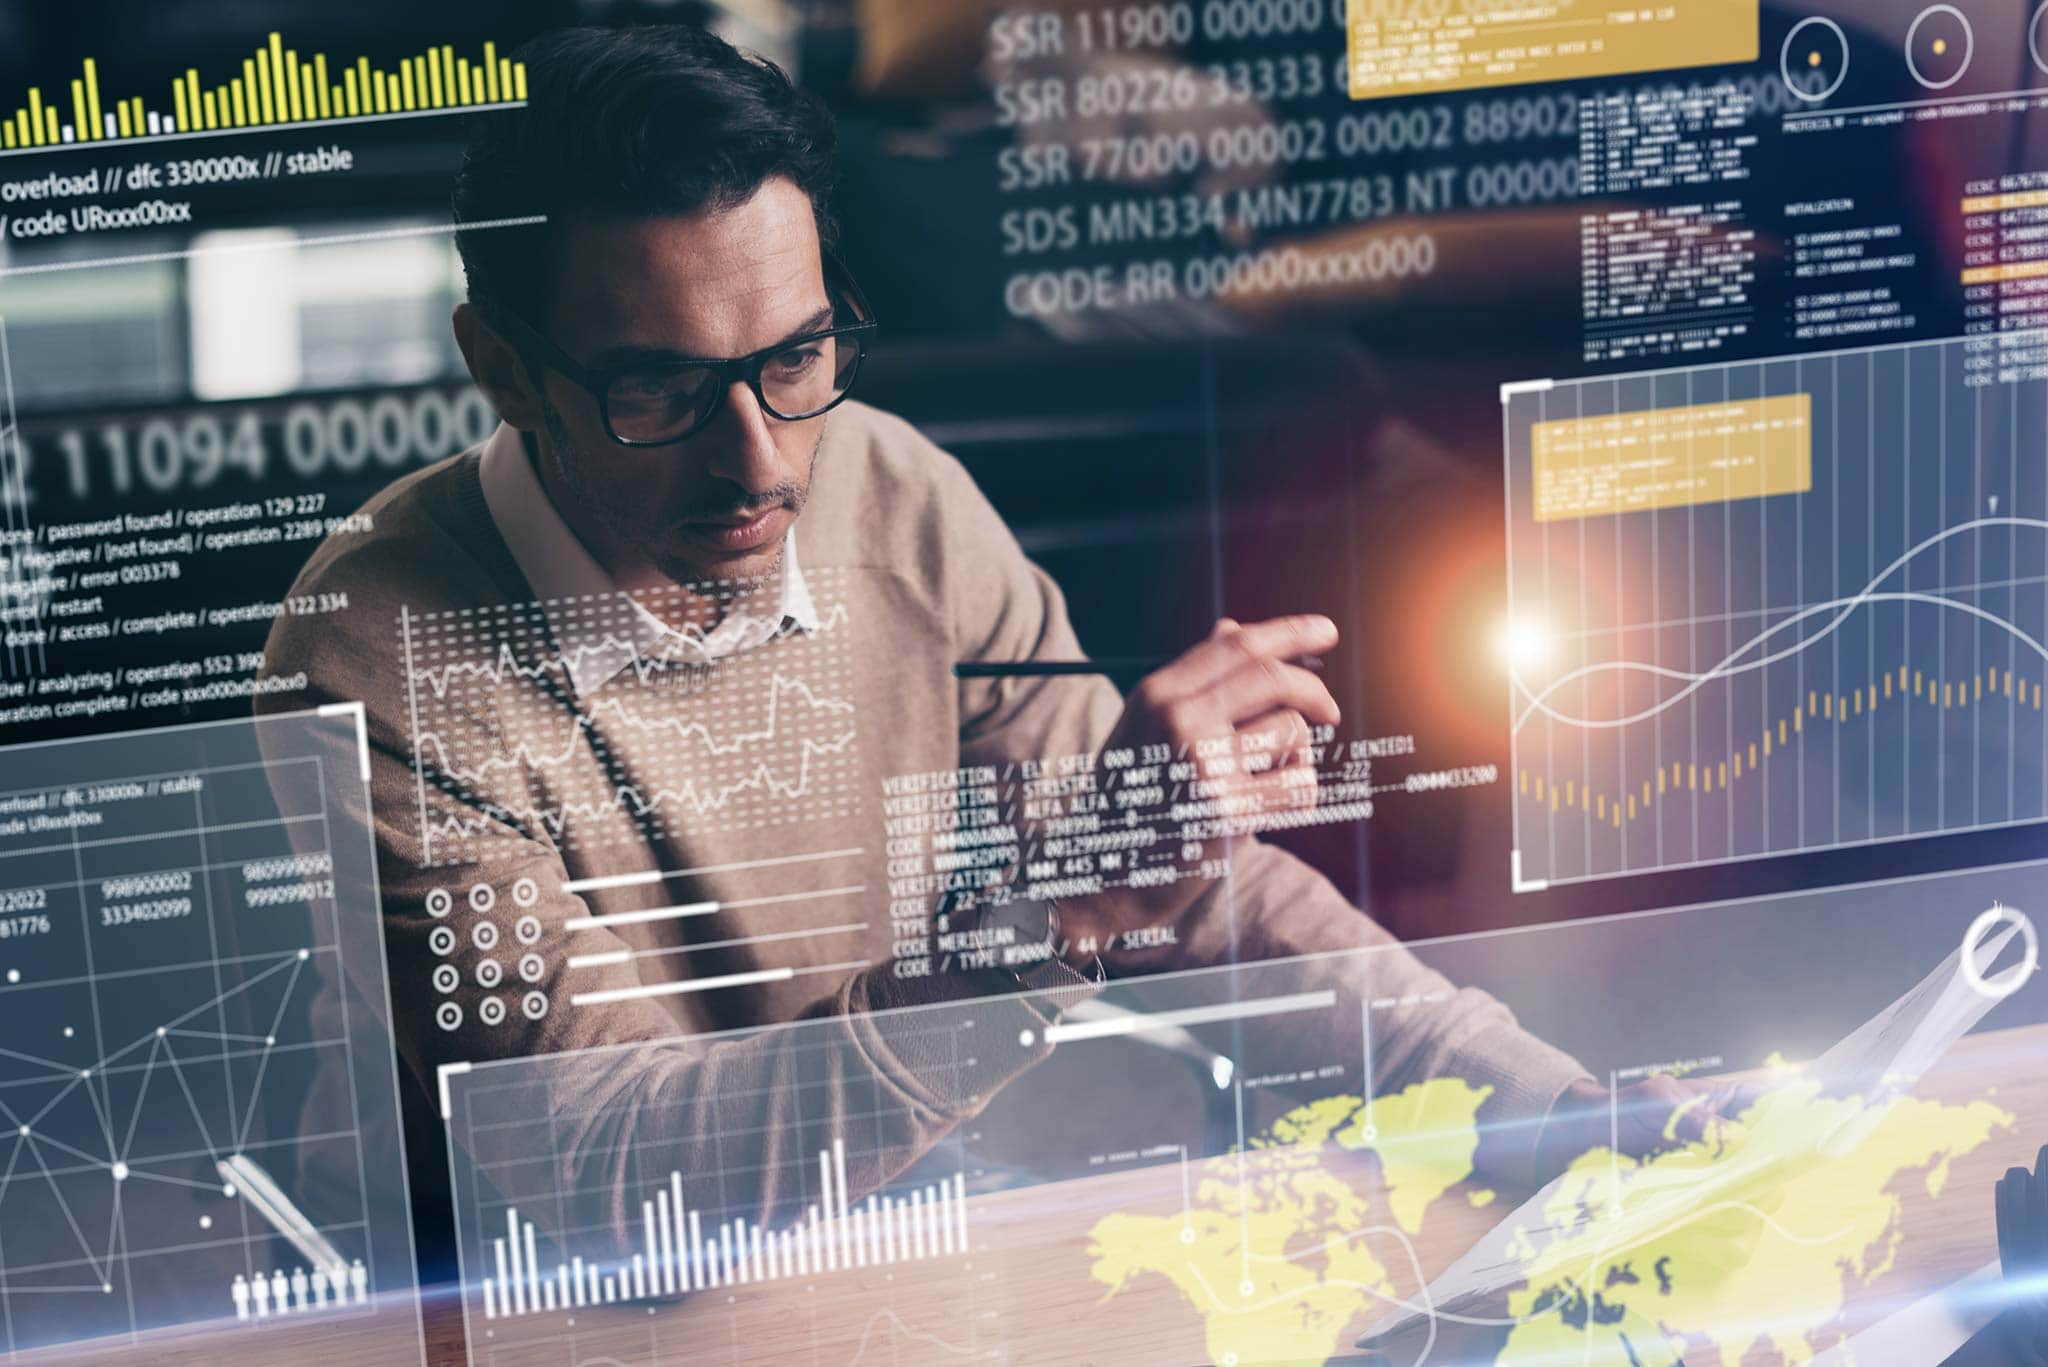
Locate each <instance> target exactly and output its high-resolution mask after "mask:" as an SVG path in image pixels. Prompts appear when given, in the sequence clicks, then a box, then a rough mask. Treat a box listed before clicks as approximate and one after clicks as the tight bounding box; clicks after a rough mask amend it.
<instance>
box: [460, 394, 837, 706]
mask: <svg viewBox="0 0 2048 1367" xmlns="http://www.w3.org/2000/svg"><path fill="white" fill-rule="evenodd" d="M478 475H479V477H480V478H481V480H482V481H483V492H484V504H485V506H486V507H488V508H489V509H490V513H491V521H493V522H495V523H496V524H497V526H498V535H500V536H502V537H504V538H505V545H506V546H507V547H508V548H510V550H511V552H512V559H513V560H514V561H516V562H517V563H518V565H519V569H520V572H521V573H522V574H524V575H525V576H526V582H527V583H528V584H530V585H532V586H533V591H534V593H535V594H536V595H537V596H538V597H539V598H540V600H541V603H540V606H541V609H542V611H543V612H545V613H546V615H547V619H548V629H549V631H551V632H553V633H554V636H555V640H556V641H557V642H558V643H559V644H560V646H561V649H562V654H563V657H564V658H565V660H567V661H568V663H569V680H570V683H571V685H572V686H573V687H574V688H575V690H576V692H577V694H578V695H579V696H581V695H587V694H589V693H591V692H593V691H594V690H596V689H599V688H602V687H603V686H604V685H605V684H606V683H607V682H609V681H610V680H611V679H612V678H613V677H615V676H616V675H617V674H618V673H619V671H620V670H622V669H624V668H626V666H628V665H629V664H631V663H632V662H633V660H634V659H635V658H637V657H643V656H651V655H656V654H661V653H674V652H677V651H680V652H683V654H684V658H695V659H701V660H703V661H705V662H706V663H709V662H710V661H712V660H718V659H723V658H724V657H726V656H728V655H733V654H737V653H738V652H740V651H742V650H751V649H753V648H754V647H755V646H758V645H762V644H765V643H766V642H768V641H771V640H774V639H775V638H776V637H778V636H784V635H788V634H789V633H790V632H793V631H815V630H816V629H817V625H818V610H817V606H816V604H815V603H813V602H812V600H811V592H810V589H809V588H808V587H806V585H805V584H804V575H803V569H802V567H801V566H799V565H798V564H797V560H796V528H795V527H791V528H790V529H789V532H788V533H787V534H786V535H785V536H784V537H783V542H782V570H781V583H780V585H779V589H780V603H779V610H778V611H775V612H771V613H747V612H730V613H728V614H726V616H725V617H724V619H723V620H721V621H720V622H719V623H718V624H717V625H716V626H714V627H712V628H711V630H709V631H698V630H696V629H695V628H685V629H684V630H682V631H678V630H676V629H675V628H674V627H672V626H670V625H669V624H668V623H667V622H664V621H662V620H661V618H659V617H657V616H655V615H654V613H652V612H650V611H648V610H647V608H646V606H645V605H644V604H642V603H640V602H639V601H638V600H636V599H634V598H632V597H631V596H630V595H627V594H626V593H625V590H623V589H621V588H620V587H619V586H618V585H617V584H616V583H615V582H613V580H612V577H611V576H610V575H609V574H607V573H606V572H605V569H604V567H603V566H602V565H600V564H598V563H597V560H596V558H595V557H593V556H592V555H591V554H590V551H589V549H588V548H587V547H585V546H584V544H583V543H582V542H581V541H579V540H577V538H576V533H575V532H573V531H571V530H570V529H569V524H568V523H567V522H565V521H563V520H562V514H561V513H560V512H559V511H558V510H557V509H556V507H555V505H554V503H553V501H552V500H550V499H549V498H548V495H547V490H546V489H544V488H542V487H541V482H540V478H539V476H537V475H536V474H535V473H534V471H533V465H532V463H531V462H530V461H528V460H527V458H526V446H525V443H524V442H522V441H521V440H520V434H519V429H518V428H516V427H513V426H511V425H510V424H509V423H499V424H498V430H497V431H495V432H493V433H492V434H491V436H490V439H489V440H488V441H486V442H485V443H484V450H483V459H482V464H481V466H480V468H479V470H478ZM608 595H624V596H625V597H626V599H627V601H628V602H629V603H631V604H632V636H633V639H632V641H631V642H630V643H628V642H623V641H620V640H618V639H617V638H616V637H614V636H611V635H609V634H607V633H605V632H604V631H602V630H600V629H599V628H598V627H597V626H596V625H594V619H593V618H592V616H591V615H590V614H588V613H578V612H573V611H564V610H563V609H562V605H563V604H567V603H575V602H585V601H588V600H589V599H590V598H591V597H593V596H608Z"/></svg>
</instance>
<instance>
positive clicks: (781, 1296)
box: [19, 1027, 2048, 1367]
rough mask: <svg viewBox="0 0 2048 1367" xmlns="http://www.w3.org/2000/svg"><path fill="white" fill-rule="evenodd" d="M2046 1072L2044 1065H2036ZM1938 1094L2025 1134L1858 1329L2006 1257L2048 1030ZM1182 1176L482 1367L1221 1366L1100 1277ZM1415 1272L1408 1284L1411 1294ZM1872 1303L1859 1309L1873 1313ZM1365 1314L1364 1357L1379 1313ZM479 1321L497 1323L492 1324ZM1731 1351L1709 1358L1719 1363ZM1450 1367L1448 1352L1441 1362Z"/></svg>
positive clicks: (1970, 1050) (1968, 1184) (152, 1339)
mask: <svg viewBox="0 0 2048 1367" xmlns="http://www.w3.org/2000/svg"><path fill="white" fill-rule="evenodd" d="M2037 1061H2039V1062H2037ZM1917 1094H1918V1095H1920V1096H1921V1097H1923V1098H1926V1099H1929V1100H1936V1101H1943V1102H1952V1103H1960V1102H1964V1101H1970V1100H1976V1099H1980V1098H1983V1097H1985V1096H1987V1094H1989V1095H1990V1097H1991V1099H1992V1100H1993V1101H1994V1102H1995V1103H1996V1104H1997V1105H1999V1106H2000V1107H2002V1108H2003V1109H2005V1110H2007V1111H2010V1112H2011V1113H2013V1115H2014V1116H2015V1117H2016V1118H2017V1123H2016V1124H2015V1125H2014V1126H2013V1127H2012V1128H2010V1129H2006V1130H2001V1131H1999V1132H1997V1133H1996V1134H1994V1135H1993V1136H1992V1138H1991V1140H1990V1142H1988V1143H1986V1144H1984V1145H1982V1146H1980V1147H1979V1148H1977V1149H1976V1150H1975V1151H1973V1152H1971V1153H1970V1154H1968V1155H1966V1156H1965V1157H1963V1158H1961V1159H1958V1160H1956V1161H1955V1163H1954V1164H1953V1168H1952V1171H1951V1172H1950V1174H1949V1178H1948V1184H1947V1186H1946V1188H1945V1189H1944V1194H1943V1195H1942V1196H1941V1197H1940V1198H1939V1199H1935V1198H1933V1197H1930V1196H1929V1195H1928V1193H1927V1190H1926V1183H1925V1182H1924V1180H1920V1179H1919V1178H1918V1177H1917V1176H1902V1177H1901V1178H1900V1179H1898V1180H1897V1181H1895V1182H1894V1183H1893V1186H1892V1188H1891V1192H1892V1194H1893V1195H1895V1196H1897V1197H1898V1199H1899V1201H1900V1207H1901V1214H1900V1227H1901V1229H1902V1231H1903V1234H1904V1241H1903V1243H1902V1244H1901V1251H1900V1254H1899V1256H1898V1258H1897V1259H1896V1260H1895V1262H1894V1265H1893V1266H1892V1267H1891V1268H1890V1269H1889V1270H1887V1271H1886V1272H1884V1273H1883V1274H1882V1275H1881V1276H1879V1277H1877V1278H1876V1279H1875V1280H1873V1281H1872V1282H1870V1283H1869V1284H1868V1285H1867V1286H1866V1287H1864V1288H1862V1289H1861V1290H1859V1291H1858V1292H1857V1293H1856V1295H1855V1297H1854V1298H1853V1299H1852V1301H1851V1303H1850V1307H1849V1309H1848V1310H1847V1311H1846V1312H1845V1314H1844V1316H1843V1319H1842V1321H1841V1324H1842V1328H1843V1329H1844V1331H1845V1332H1853V1331H1854V1330H1855V1329H1858V1328H1861V1327H1862V1326H1863V1325H1864V1324H1866V1323H1868V1322H1870V1321H1872V1320H1874V1319H1876V1318H1879V1317H1881V1315H1880V1313H1879V1311H1878V1310H1877V1308H1876V1307H1877V1306H1878V1305H1879V1304H1880V1303H1881V1304H1882V1307H1883V1313H1889V1311H1890V1310H1894V1309H1897V1308H1899V1307H1900V1306H1901V1305H1903V1304H1905V1303H1906V1302H1908V1301H1910V1300H1912V1299H1916V1298H1918V1297H1920V1296H1923V1295H1926V1294H1929V1293H1931V1292H1933V1291H1935V1290H1938V1289H1940V1288H1941V1287H1943V1286H1946V1285H1949V1284H1951V1283H1953V1282H1954V1281H1956V1280H1958V1279H1960V1278H1962V1277H1964V1276H1966V1275H1968V1274H1969V1273H1971V1272H1973V1271H1975V1270H1976V1269H1978V1268H1979V1267H1981V1266H1983V1265H1984V1264H1985V1263H1986V1262H1988V1261H1990V1260H1991V1259H1993V1258H1994V1257H1995V1256H1996V1253H1997V1249H1996V1240H1995V1233H1994V1226H1993V1222H1992V1214H1991V1191H1992V1186H1993V1184H1994V1183H1995V1182H1996V1180H1997V1179H1998V1177H1999V1176H2001V1175H2002V1174H2003V1173H2004V1172H2005V1170H2006V1169H2007V1168H2009V1167H2012V1166H2015V1165H2029V1166H2031V1164H2032V1162H2033V1157H2034V1154H2035V1152H2036V1150H2037V1149H2038V1148H2039V1147H2040V1145H2041V1144H2042V1143H2043V1142H2044V1141H2048V1027H2030V1028H2028V1029H2025V1030H2012V1031H2002V1032H1997V1033H1992V1034H1985V1035H1976V1036H1972V1037H1970V1038H1968V1039H1965V1040H1963V1041H1962V1042H1961V1043H1960V1044H1958V1045H1957V1046H1956V1048H1955V1049H1954V1050H1953V1051H1952V1052H1951V1054H1950V1055H1949V1056H1948V1057H1947V1058H1946V1059H1945V1060H1943V1062H1942V1064H1941V1065H1940V1066H1939V1067H1938V1068H1937V1070H1936V1071H1935V1072H1934V1073H1933V1074H1931V1075H1930V1076H1929V1077H1928V1079H1926V1081H1925V1082H1924V1083H1923V1085H1922V1087H1921V1088H1920V1089H1919V1090H1918V1093H1917ZM1325 1166H1326V1167H1327V1168H1328V1169H1329V1170H1330V1171H1332V1172H1336V1173H1339V1174H1340V1175H1342V1176H1343V1177H1344V1178H1345V1179H1346V1180H1347V1181H1355V1182H1358V1183H1372V1182H1375V1181H1376V1180H1377V1179H1376V1174H1375V1172H1374V1169H1373V1165H1372V1162H1371V1161H1370V1160H1369V1159H1366V1158H1364V1157H1362V1156H1358V1155H1349V1154H1339V1155H1331V1161H1329V1162H1328V1163H1326V1164H1325ZM1456 1196H1457V1193H1456V1192H1455V1191H1454V1192H1452V1193H1449V1194H1447V1196H1446V1197H1445V1198H1444V1199H1442V1200H1440V1201H1439V1202H1438V1203H1437V1204H1436V1205H1435V1206H1434V1207H1432V1209H1431V1212H1430V1217H1429V1221H1428V1223H1427V1225H1426V1226H1425V1229H1424V1232H1423V1234H1422V1236H1421V1237H1420V1238H1418V1239H1417V1240H1416V1251H1417V1254H1418V1256H1419V1258H1420V1261H1421V1263H1422V1265H1423V1268H1424V1270H1425V1273H1426V1274H1427V1275H1428V1276H1434V1275H1435V1274H1436V1273H1437V1272H1438V1271H1440V1270H1441V1269H1442V1268H1444V1267H1445V1266H1447V1265H1448V1264H1449V1263H1451V1262H1452V1261H1453V1260H1454V1259H1455V1258H1456V1257H1457V1256H1458V1255H1459V1254H1460V1253H1461V1252H1463V1251H1464V1250H1465V1249H1466V1248H1467V1247H1469V1246H1470V1245H1471V1243H1472V1242H1473V1241H1474V1240H1476V1239H1477V1238H1478V1237H1479V1236H1480V1235H1481V1234H1483V1233H1484V1232H1485V1231H1486V1230H1487V1229H1488V1228H1490V1227H1491V1226H1492V1224H1493V1223H1494V1222H1496V1221H1497V1220H1498V1219H1499V1218H1500V1217H1501V1215H1502V1214H1503V1213H1505V1212H1506V1211H1507V1210H1511V1209H1512V1208H1513V1202H1511V1201H1510V1200H1507V1199H1505V1197H1504V1198H1503V1199H1502V1200H1501V1201H1499V1202H1496V1203H1495V1204H1493V1205H1492V1206H1489V1207H1486V1208H1475V1207H1473V1206H1471V1205H1470V1204H1469V1203H1468V1202H1466V1201H1463V1200H1458V1199H1455V1197H1456ZM1182 1202H1183V1197H1182V1188H1181V1174H1180V1169H1179V1166H1178V1164H1175V1163H1169V1164H1166V1165H1165V1166H1160V1167H1147V1168H1139V1169H1132V1170H1125V1171H1119V1172H1114V1173H1105V1174H1102V1175H1098V1176H1092V1177H1088V1178H1083V1179H1078V1180H1075V1181H1070V1182H1063V1183H1056V1184H1051V1185H1046V1186H1038V1187H1032V1188H1028V1189H1023V1190H1016V1191H1008V1192H1002V1193H999V1194H995V1195H991V1196H986V1197H979V1198H976V1200H975V1202H974V1204H973V1207H972V1222H973V1227H974V1230H975V1241H976V1243H977V1245H978V1246H980V1247H981V1248H982V1249H983V1253H982V1254H981V1255H979V1256H977V1257H975V1258H972V1259H968V1260H965V1264H966V1265H965V1266H963V1263H962V1261H961V1260H954V1261H944V1260H940V1261H927V1262H922V1263H910V1264H898V1265H896V1266H894V1267H891V1268H887V1269H882V1268H874V1267H869V1268H863V1269H857V1270H855V1271H852V1272H835V1273H829V1274H827V1275H826V1276H824V1277H819V1278H814V1279H812V1280H811V1281H810V1283H808V1284H806V1283H804V1282H803V1281H801V1280H793V1281H782V1282H775V1283H770V1284H766V1285H760V1286H754V1287H745V1286H742V1287H739V1288H736V1289H735V1290H733V1291H732V1292H730V1293H728V1292H726V1291H724V1290H718V1291H714V1292H712V1293H710V1294H709V1295H708V1296H703V1295H700V1296H698V1297H696V1298H693V1299H691V1300H688V1301H685V1302H680V1303H672V1304H665V1305H662V1306H659V1307H657V1308H655V1309H652V1310H650V1309H648V1308H647V1307H642V1306H607V1307H604V1308H602V1309H596V1310H581V1311H578V1312H576V1314H575V1321H574V1323H573V1324H572V1323H570V1322H569V1318H568V1317H566V1316H560V1315H558V1316H553V1317H549V1326H548V1330H547V1332H545V1333H542V1332H536V1328H537V1327H536V1326H535V1325H534V1324H533V1322H531V1321H528V1322H523V1323H521V1324H520V1325H519V1326H518V1327H517V1328H516V1331H515V1334H514V1337H513V1338H511V1339H508V1340H506V1341H503V1342H501V1341H499V1339H498V1338H497V1336H496V1335H493V1336H492V1337H490V1338H488V1339H484V1340H482V1341H480V1342H479V1344H478V1352H477V1355H476V1361H477V1362H478V1363H479V1364H492V1367H515V1365H517V1367H529V1365H530V1367H556V1365H557V1364H560V1365H561V1367H570V1364H580V1365H583V1367H624V1365H625V1364H638V1363H644V1362H718V1363H731V1362H749V1363H751V1362H761V1363H818V1364H826V1365H827V1367H859V1365H860V1364H892V1365H895V1364H911V1363H927V1362H929V1363H942V1364H946V1365H947V1367H957V1364H960V1363H963V1362H969V1361H1009V1362H1029V1363H1044V1364H1074V1365H1076V1367H1080V1365H1082V1364H1131V1363H1161V1364H1170V1365H1171V1367H1193V1365H1194V1364H1204V1363H1208V1362H1209V1361H1210V1355H1209V1353H1208V1350H1207V1348H1206V1346H1205V1340H1204V1334H1203V1323H1202V1319H1201V1317H1200V1316H1199V1315H1198V1314H1196V1312H1195V1310H1194V1308H1193V1307H1192V1306H1191V1305H1190V1304H1189V1303H1188V1301H1187V1300H1186V1299H1185V1298H1184V1297H1183V1296H1182V1295H1181V1293H1180V1292H1179V1291H1178V1290H1176V1289H1175V1288H1174V1287H1173V1286H1172V1285H1171V1284H1169V1283H1168V1282H1167V1281H1166V1279H1165V1278H1163V1277H1158V1276H1149V1275H1148V1276H1140V1277H1138V1278H1136V1279H1134V1280H1133V1281H1131V1282H1130V1284H1128V1285H1127V1286H1126V1287H1125V1288H1124V1289H1123V1290H1122V1291H1120V1292H1119V1293H1118V1294H1117V1295H1116V1296H1115V1297H1114V1298H1111V1299H1107V1300H1105V1299H1104V1291H1105V1288H1104V1287H1103V1286H1102V1285H1101V1284H1099V1283H1098V1282H1096V1281H1095V1280H1094V1279H1093V1278H1092V1277H1091V1276H1090V1272H1089V1268H1090V1265H1091V1261H1092V1259H1091V1257H1090V1254H1089V1243H1090V1230H1091V1229H1092V1227H1093V1226H1094V1225H1095V1223H1096V1221H1097V1220H1098V1219H1100V1218H1101V1216H1103V1215H1105V1214H1108V1213H1110V1212H1112V1211H1122V1212H1127V1213H1132V1214H1156V1215H1162V1216H1163V1215H1172V1214H1175V1213H1177V1212H1179V1211H1180V1210H1181V1209H1182ZM1407 1282H1408V1278H1407V1275H1406V1273H1405V1272H1402V1273H1397V1275H1396V1280H1395V1285H1396V1287H1397V1289H1398V1290H1399V1292H1400V1293H1401V1294H1404V1295H1408V1294H1412V1293H1413V1291H1414V1289H1415V1288H1414V1287H1413V1286H1412V1285H1408V1284H1407ZM1859 1307H1861V1308H1859ZM1377 1313H1378V1310H1377V1308H1375V1309H1373V1310H1371V1311H1368V1312H1365V1313H1362V1314H1361V1315H1360V1316H1359V1317H1358V1319H1357V1321H1356V1322H1355V1323H1354V1325H1353V1326H1352V1328H1351V1330H1350V1331H1348V1332H1347V1334H1346V1336H1345V1338H1344V1342H1345V1343H1346V1344H1348V1343H1349V1342H1350V1340H1351V1338H1352V1337H1354V1336H1355V1335H1356V1334H1357V1333H1360V1332H1363V1331H1364V1329H1365V1328H1366V1327H1367V1325H1368V1324H1369V1323H1370V1322H1371V1320H1372V1319H1373V1318H1374V1317H1376V1315H1377ZM408 1320H409V1317H408V1316H405V1315H402V1314H390V1315H380V1316H378V1317H377V1319H376V1320H372V1321H356V1322H350V1321H348V1320H342V1319H330V1320H326V1321H321V1320H317V1319H316V1320H307V1321H297V1322H285V1321H272V1322H269V1323H267V1324H263V1325H260V1326H250V1325H238V1324H235V1323H232V1322H230V1323H227V1324H225V1325H213V1326H189V1327H186V1328H182V1329H178V1330H174V1331H166V1332H162V1333H159V1334H154V1335H150V1336H147V1337H146V1338H145V1339H144V1340H143V1341H142V1342H141V1343H139V1344H136V1345H133V1346H126V1347H123V1348H122V1349H120V1350H118V1351H114V1352H109V1351H108V1350H107V1349H106V1348H104V1347H103V1348H99V1349H93V1348H78V1349H65V1350H55V1351H43V1352H38V1353H32V1354H22V1355H21V1356H20V1358H19V1360H20V1361H22V1362H24V1363H35V1364H42V1363H66V1364H70V1363H80V1362H117V1361H118V1362H127V1363H133V1362H141V1361H147V1362H149V1363H150V1364H151V1367H242V1365H243V1364H256V1363H265V1364H269V1363H286V1362H289V1363H328V1362H334V1363H343V1362H346V1363H387V1362H388V1363H403V1362H406V1361H411V1360H416V1354H417V1352H418V1349H417V1346H416V1345H415V1343H414V1341H413V1331H412V1326H411V1325H410V1324H409V1323H408V1322H407V1321H408ZM424 1323H425V1341H426V1345H427V1357H428V1361H429V1363H430V1364H432V1367H456V1364H464V1363H467V1362H468V1360H469V1359H468V1356H467V1354H466V1352H465V1348H464V1340H463V1333H464V1325H463V1315H462V1311H461V1307H460V1305H459V1304H458V1303H457V1301H456V1298H455V1297H454V1296H453V1294H452V1293H451V1291H450V1289H448V1288H440V1289H438V1292H437V1293H430V1295H429V1296H428V1298H427V1306H426V1311H425V1315H424ZM480 1327H481V1326H480ZM1717 1352H1718V1350H1712V1351H1707V1352H1704V1353H1703V1354H1702V1356H1701V1360H1702V1361H1718V1357H1717V1356H1716V1353H1717ZM1432 1360H1433V1361H1442V1360H1443V1355H1442V1352H1441V1350H1440V1351H1439V1354H1438V1355H1437V1356H1436V1357H1435V1358H1433V1359H1432Z"/></svg>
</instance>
